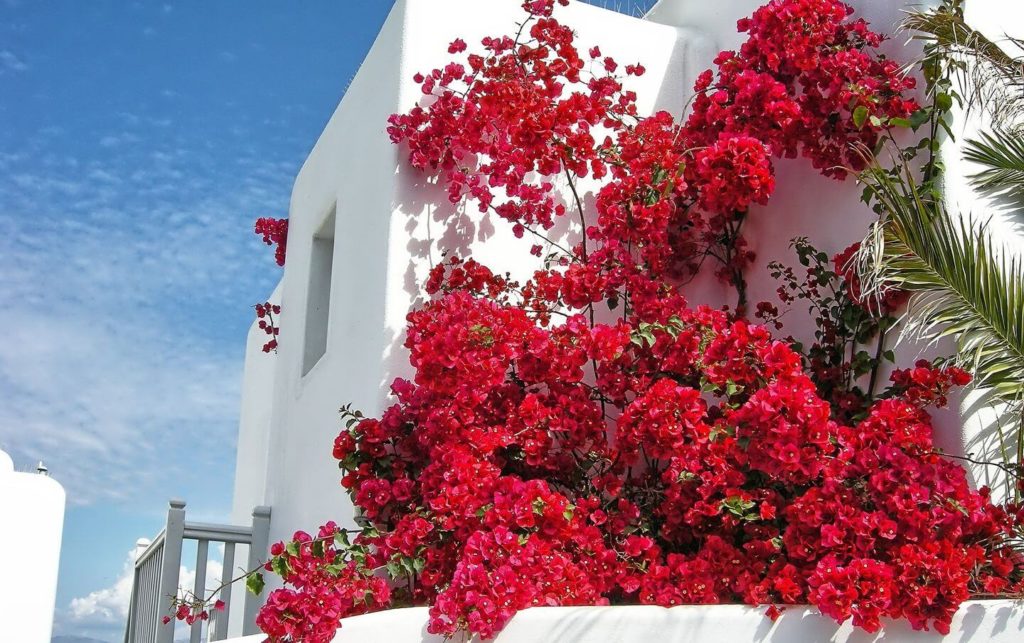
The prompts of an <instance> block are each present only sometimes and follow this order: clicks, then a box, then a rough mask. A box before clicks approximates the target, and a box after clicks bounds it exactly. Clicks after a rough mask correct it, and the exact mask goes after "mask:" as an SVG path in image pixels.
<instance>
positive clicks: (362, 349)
mask: <svg viewBox="0 0 1024 643" xmlns="http://www.w3.org/2000/svg"><path fill="white" fill-rule="evenodd" d="M848 1H850V2H851V4H852V5H854V6H855V8H856V9H857V10H858V12H859V14H860V15H862V16H864V17H865V18H867V19H868V20H869V21H870V22H871V24H872V25H873V27H874V28H875V29H876V30H879V31H883V32H888V33H891V32H892V31H893V29H894V27H895V25H896V24H897V23H898V22H899V20H900V18H901V11H902V10H903V8H904V7H905V6H906V5H905V4H904V3H903V2H899V1H884V0H848ZM761 4H762V2H761V1H760V0H715V1H712V2H696V1H694V0H662V1H661V2H659V3H658V4H657V5H656V6H655V7H654V9H653V10H652V11H651V12H650V13H649V14H648V15H647V16H646V17H644V18H642V19H641V18H635V17H630V16H627V15H623V14H620V13H616V12H613V11H609V10H605V9H601V8H597V7H594V6H590V5H587V4H583V3H580V2H573V3H572V4H571V6H570V7H567V8H559V13H558V17H559V19H560V20H562V21H563V22H565V23H567V24H570V25H572V26H573V27H574V29H576V31H577V33H578V42H579V44H580V45H581V46H583V47H589V46H591V45H593V44H600V45H601V48H602V51H603V52H604V53H605V54H607V55H610V56H612V57H614V58H615V59H616V60H619V61H621V62H641V63H643V65H644V66H645V67H646V68H647V73H646V74H645V75H644V76H643V77H641V78H639V79H631V80H630V81H629V83H628V86H629V88H630V89H633V90H635V91H636V92H637V94H638V97H639V101H638V107H639V108H640V110H641V111H642V112H651V111H655V110H658V109H664V110H668V111H670V112H673V113H676V114H681V113H682V111H683V108H684V105H685V104H686V103H687V100H688V99H689V98H690V96H691V94H692V90H691V88H692V85H693V82H694V80H695V78H696V76H697V74H698V73H699V72H701V71H702V70H704V69H706V68H709V67H710V66H711V61H712V58H713V57H714V55H715V54H716V53H717V52H718V51H719V50H721V49H728V48H735V47H736V46H737V45H738V44H739V43H740V42H741V34H738V33H737V32H736V21H737V19H739V18H741V17H744V16H747V15H749V14H750V13H751V12H752V11H753V10H754V9H756V8H757V7H758V6H760V5H761ZM914 4H917V5H920V4H925V5H927V4H929V2H924V3H914ZM519 5H520V2H519V0H398V1H397V2H396V3H395V6H394V8H393V10H392V11H391V14H390V16H389V17H388V19H387V21H386V22H385V23H384V26H383V28H382V29H381V31H380V33H379V35H378V36H377V39H376V42H375V43H374V44H373V47H372V49H371V50H370V52H369V54H368V55H367V57H366V59H365V61H364V62H363V65H362V67H361V68H360V70H359V72H358V74H357V75H356V77H355V79H354V80H353V82H352V84H351V86H350V87H349V89H348V91H347V93H346V95H345V98H344V99H343V100H342V102H341V104H340V105H339V106H338V108H337V110H336V111H335V113H334V115H333V117H332V118H331V120H330V122H329V123H328V124H327V126H326V128H325V129H324V131H323V133H322V134H321V136H320V138H319V140H318V141H317V142H316V145H315V146H314V148H313V150H312V152H311V153H310V155H309V157H308V159H307V160H306V162H305V164H304V165H303V167H302V169H301V171H300V172H299V174H298V176H297V177H296V179H295V185H294V189H293V192H292V197H291V206H290V209H289V213H288V215H289V219H290V225H289V239H288V261H287V264H286V266H285V268H284V272H283V276H282V279H281V282H280V284H279V285H278V287H277V288H276V289H275V291H274V292H273V294H272V295H271V297H270V299H271V301H273V302H274V303H279V304H280V305H281V306H282V309H283V313H282V317H281V328H282V330H281V335H280V345H279V348H278V351H277V353H276V354H271V355H267V354H265V353H263V352H262V350H261V348H262V346H263V343H264V342H265V340H266V335H264V334H263V332H262V331H261V330H260V329H258V328H257V327H255V326H254V327H253V328H252V329H251V330H250V333H249V338H248V345H247V346H248V348H247V357H246V369H245V379H244V384H243V399H242V410H241V422H240V427H239V435H238V458H237V469H236V476H235V489H234V508H233V513H232V516H231V519H232V522H233V523H235V524H249V523H250V520H251V518H250V515H251V513H252V511H253V508H254V507H256V506H269V507H271V508H272V515H271V518H270V534H269V538H270V542H274V541H276V540H281V539H287V538H289V537H290V536H291V534H292V532H294V531H295V530H297V529H305V530H314V529H315V528H316V527H317V526H318V525H320V524H322V523H324V522H326V521H328V520H335V521H337V522H339V523H341V524H344V523H349V522H351V519H352V516H353V508H352V505H351V503H350V502H349V501H348V499H347V496H346V495H345V493H344V492H343V490H342V488H341V487H340V486H339V484H338V481H339V472H338V468H337V465H336V463H335V462H334V460H333V459H332V458H331V456H330V451H331V445H332V442H333V439H334V437H335V436H336V434H337V432H338V430H339V428H340V423H339V420H338V409H339V407H340V406H341V405H343V404H347V403H352V404H353V406H354V407H355V408H358V409H361V410H362V411H363V412H364V413H366V414H367V415H370V416H372V415H374V414H377V413H379V412H380V411H381V410H383V408H384V407H385V406H386V405H387V403H388V401H387V392H388V386H389V384H390V382H391V381H392V380H393V379H394V378H395V377H398V376H408V375H410V370H409V365H408V359H407V354H406V352H405V350H404V348H403V347H402V342H403V333H404V329H405V323H406V314H407V313H408V312H409V310H410V309H411V308H412V307H413V306H414V305H415V304H416V303H417V302H418V301H419V298H420V297H421V292H422V284H423V282H424V280H425V278H426V274H427V271H428V269H429V267H430V266H431V265H432V263H434V262H436V261H437V260H438V259H439V258H440V256H441V252H442V251H444V250H449V251H460V252H461V253H463V254H465V253H466V252H467V251H468V252H470V253H471V254H472V255H473V256H474V257H475V258H477V259H479V260H481V261H483V262H484V263H486V264H488V265H489V266H491V267H492V268H495V269H496V272H497V271H504V270H509V271H511V272H512V273H513V276H527V275H529V274H531V273H532V271H533V270H534V269H535V268H536V266H535V265H531V264H529V262H524V261H523V259H522V258H523V257H527V256H529V253H528V249H529V245H530V242H529V241H527V240H517V239H515V238H514V237H513V235H512V234H511V232H510V230H509V229H508V228H509V227H508V226H507V225H505V224H504V222H502V221H498V220H494V219H493V218H490V217H487V216H481V215H478V214H477V213H475V212H461V211H457V210H455V209H454V208H453V207H452V206H450V205H449V204H448V201H447V199H446V197H445V194H444V191H443V190H441V189H438V188H437V187H436V186H434V185H431V184H430V183H429V182H428V181H427V180H426V179H425V177H424V176H423V175H422V174H421V173H419V172H417V171H415V170H412V169H411V168H410V167H408V165H407V164H406V163H405V162H404V153H403V151H402V150H401V149H400V148H398V147H396V146H394V145H392V144H391V142H390V141H389V140H388V137H387V135H386V133H385V126H386V121H387V118H388V116H389V115H390V114H392V113H394V112H400V111H404V110H408V109H409V108H410V107H412V106H413V105H414V104H415V103H416V101H417V100H418V99H419V98H420V96H421V93H420V89H419V86H418V85H417V84H415V83H414V82H413V80H412V78H413V75H414V73H416V72H417V71H424V72H426V71H429V70H430V69H433V68H434V67H440V66H443V65H444V64H445V63H446V62H447V61H448V60H449V58H450V55H449V54H448V53H447V46H448V43H449V42H451V41H452V40H454V39H455V38H457V37H461V38H463V39H465V40H466V41H467V42H469V43H473V42H478V41H479V40H480V38H481V37H483V36H485V35H494V34H501V33H506V32H508V31H509V29H510V28H511V26H513V25H514V23H515V22H516V21H517V20H518V19H520V17H521V9H520V7H519ZM967 11H968V16H969V19H970V20H971V21H972V24H975V26H976V27H977V28H979V29H982V30H984V31H986V33H989V34H990V35H991V36H992V37H994V38H998V37H1000V36H1001V35H1002V32H1003V31H1004V30H1006V29H1010V28H1015V29H1017V31H1018V32H1019V33H1024V8H1022V5H1021V3H1020V2H1019V1H1018V0H968V3H967ZM904 38H905V37H904V36H897V37H895V38H894V39H893V40H891V41H889V42H888V43H887V44H886V48H887V53H889V54H890V55H892V56H893V57H895V58H897V59H900V60H909V59H910V58H911V57H912V56H914V55H916V54H917V53H919V51H918V50H916V49H915V47H914V45H912V44H911V45H909V46H908V45H907V44H906V42H905V39H904ZM471 46H472V45H471ZM975 125H976V124H974V123H966V122H964V123H962V127H963V128H971V127H974V126H975ZM945 154H946V156H947V157H948V158H947V161H948V163H949V166H950V170H951V179H950V182H949V185H948V187H947V190H948V193H949V198H950V200H952V201H955V202H957V203H960V204H961V205H962V206H964V207H963V208H962V210H963V211H965V212H966V211H971V212H974V213H975V214H978V213H979V211H980V210H981V209H982V208H983V207H984V208H986V209H989V208H990V207H994V208H995V209H994V210H993V211H995V212H1000V211H1001V209H1000V208H1001V206H999V204H996V205H995V206H992V205H991V204H989V203H987V202H983V201H979V200H977V197H976V196H975V195H974V194H973V193H972V192H971V191H970V189H969V188H968V187H967V183H966V181H965V180H963V178H962V177H963V176H964V175H965V174H966V173H967V171H966V169H965V168H964V167H963V164H962V162H961V161H960V160H959V151H958V148H957V146H956V145H955V144H950V145H947V147H946V150H945ZM777 170H778V180H777V189H776V193H775V195H774V197H773V198H772V200H771V203H770V204H769V205H768V206H767V207H766V208H760V209H758V211H755V212H754V213H753V214H752V216H751V217H749V222H748V224H747V226H748V227H746V228H745V231H746V235H747V236H748V238H749V240H750V242H751V244H752V245H753V246H754V247H755V248H756V250H757V253H758V260H757V264H756V265H755V267H754V268H753V269H751V270H750V271H749V274H748V279H749V282H750V283H749V288H750V300H751V301H755V302H756V301H761V300H771V299H773V298H774V292H775V289H776V286H777V284H776V283H775V282H774V281H773V280H772V279H771V278H770V277H769V276H768V274H767V271H766V270H764V266H765V265H766V264H767V263H768V262H770V261H772V260H781V261H784V262H792V261H793V257H792V255H791V253H790V250H789V249H788V246H789V242H790V239H792V238H793V237H797V236H800V235H807V236H810V237H811V238H812V240H813V241H814V242H815V243H816V244H817V245H818V246H819V247H821V248H822V249H823V250H825V251H827V252H829V253H835V252H838V251H840V250H842V249H843V248H845V247H846V246H848V245H849V244H850V243H851V242H853V241H855V240H858V239H860V238H861V237H862V236H863V234H864V232H865V231H866V230H867V227H868V224H869V223H870V222H871V221H872V220H873V218H874V215H873V213H871V212H870V211H869V210H868V209H866V208H865V207H864V206H863V205H862V204H861V203H860V202H859V201H858V197H859V194H860V189H859V188H858V187H857V186H856V185H855V184H854V182H852V181H847V182H844V183H840V182H836V181H831V180H829V179H825V178H823V177H821V176H820V175H818V174H817V173H816V172H814V171H813V170H811V168H810V167H809V164H807V163H805V162H803V161H781V162H778V163H777ZM823 204H827V213H826V214H823V212H822V206H823ZM762 210H764V212H762ZM773 211H774V212H778V213H785V216H772V212H773ZM994 225H997V226H1002V227H1001V228H1000V230H1001V231H1002V232H1005V233H1006V235H1017V234H1019V231H1018V229H1017V228H1015V225H1016V224H1015V222H1014V221H1013V220H1012V219H1010V218H1008V217H1007V216H1003V218H999V219H998V220H997V223H996V224H994ZM563 234H565V235H568V236H571V235H575V234H578V230H576V229H572V228H570V229H567V230H564V231H563ZM1005 238H1007V239H1011V240H1014V243H1016V244H1017V245H1018V246H1019V245H1020V244H1019V242H1020V237H1019V236H1018V237H1013V236H1006V237H1005ZM687 294H688V296H689V297H690V299H691V301H692V302H693V303H709V304H713V305H721V304H725V303H729V302H727V301H726V300H725V296H726V295H725V294H724V293H722V291H721V289H720V287H719V286H717V285H716V284H714V283H712V282H711V281H707V282H704V283H698V284H696V285H695V286H694V287H692V288H691V289H690V290H688V291H687ZM787 331H789V332H793V333H794V334H796V335H797V336H799V334H800V333H801V332H808V331H809V328H803V329H800V328H799V327H797V328H789V327H787ZM901 350H903V351H904V352H905V355H904V357H907V358H909V357H912V356H913V355H914V353H915V352H916V351H917V350H918V349H917V348H915V347H912V346H907V347H904V348H902V349H901ZM983 420H985V417H982V416H978V417H976V418H975V419H974V420H972V422H968V425H969V427H971V428H969V429H968V430H967V431H966V432H965V431H964V429H963V428H962V427H963V426H964V425H965V420H964V418H962V417H961V415H960V414H959V413H958V412H957V409H952V410H951V411H948V412H946V413H944V414H943V415H942V416H941V417H940V418H938V419H937V426H938V431H939V440H940V442H941V443H942V445H943V446H944V447H945V448H947V449H948V450H950V451H952V452H961V453H962V452H963V450H964V442H965V440H970V439H973V437H972V436H974V437H976V436H977V434H978V433H979V431H980V430H981V428H983V425H982V421H983ZM989 421H991V418H989ZM977 474H978V475H979V476H982V475H984V473H983V472H977ZM238 600H241V590H239V591H238V592H236V594H235V599H234V601H235V602H236V603H237V601H238ZM762 612H763V610H758V609H754V608H747V607H742V606H720V607H684V608H676V609H673V610H665V609H661V608H650V607H636V608H621V607H619V608H543V609H535V610H530V611H528V612H524V613H522V614H520V615H518V616H516V617H515V619H513V621H512V623H511V624H510V625H509V627H508V628H507V629H506V630H505V632H503V633H502V634H501V636H500V637H499V640H501V641H549V640H559V641H578V642H584V641H605V640H608V641H612V640H614V641H648V640H654V639H655V638H660V639H664V640H673V641H755V640H756V641H794V640H806V641H816V640H836V641H867V640H886V641H911V640H914V641H917V640H937V639H938V637H934V636H932V637H929V636H925V635H918V634H912V633H910V630H909V627H906V626H903V625H896V626H893V627H891V628H889V629H887V630H886V632H885V634H883V635H882V638H881V639H876V638H874V637H872V636H868V635H866V634H864V633H863V632H853V630H852V627H850V626H849V625H847V626H844V627H843V628H839V629H838V630H837V627H836V625H835V623H833V622H832V621H830V620H828V619H824V618H821V617H817V616H812V615H810V614H809V610H789V611H787V613H786V614H785V615H784V616H783V617H782V618H781V619H780V621H779V622H778V623H777V624H775V625H774V626H773V624H772V623H771V622H770V621H768V620H767V619H765V618H764V617H763V615H762ZM232 620H233V621H235V620H236V619H232ZM425 622H426V616H425V610H415V609H414V610H400V611H394V612H385V613H381V614H375V615H369V616H365V617H359V618H357V619H352V620H351V622H350V623H347V624H346V626H345V628H344V629H343V630H342V633H341V634H340V635H339V639H338V640H339V641H381V642H384V641H387V642H396V643H400V642H403V641H421V640H423V641H426V640H431V641H432V640H434V639H433V638H429V637H426V638H424V635H423V632H425V630H424V624H425ZM231 631H232V633H237V632H238V631H239V629H238V624H237V623H234V622H233V624H232V628H231ZM1022 633H1024V607H1017V606H1013V605H1012V604H1009V603H1001V602H991V603H973V604H969V605H967V606H965V607H964V609H962V610H961V613H960V615H959V616H958V617H957V620H956V621H955V622H954V630H953V633H952V634H951V635H950V637H949V638H948V639H946V640H951V641H953V640H956V641H961V640H972V641H1011V640H1012V641H1019V640H1024V634H1022ZM252 640H254V641H255V640H261V639H260V638H258V637H255V638H253V639H252ZM437 640H438V641H439V640H440V639H437Z"/></svg>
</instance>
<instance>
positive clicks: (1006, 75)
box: [902, 0, 1024, 129]
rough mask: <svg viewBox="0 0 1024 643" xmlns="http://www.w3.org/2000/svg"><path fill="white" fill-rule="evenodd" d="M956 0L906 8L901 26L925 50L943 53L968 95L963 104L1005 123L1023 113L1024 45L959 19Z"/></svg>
mask: <svg viewBox="0 0 1024 643" xmlns="http://www.w3.org/2000/svg"><path fill="white" fill-rule="evenodd" d="M962 4H963V3H962V1H960V0H951V1H948V2H946V3H944V4H943V5H942V6H940V7H937V8H934V9H930V10H911V11H909V12H908V13H907V17H906V18H905V19H904V21H903V24H902V28H903V29H904V30H906V31H910V32H912V34H913V35H912V38H913V39H915V40H921V41H923V42H924V44H925V50H926V55H927V56H931V57H940V58H943V59H944V61H945V63H946V65H945V66H946V67H947V68H948V69H950V70H952V71H953V72H954V74H953V75H954V77H955V78H956V79H957V80H958V84H959V85H960V87H961V89H962V90H963V93H964V95H966V96H968V97H969V100H968V102H967V107H968V108H969V109H970V108H971V107H973V106H975V105H977V106H980V107H982V108H984V109H985V110H986V111H987V112H988V113H989V115H990V116H991V117H992V119H993V121H994V122H995V123H997V124H998V125H1000V126H1002V127H1004V128H1007V129H1010V128H1015V127H1019V126H1020V120H1021V118H1022V117H1024V57H1022V56H1019V55H1018V56H1014V55H1011V54H1010V53H1007V50H1013V49H1016V50H1018V51H1019V50H1024V47H1022V45H1024V43H1022V42H1021V41H1020V40H1018V39H1015V38H1011V37H1006V39H1005V44H1006V45H1008V46H1007V47H1006V48H1005V49H1004V47H1001V46H1000V45H999V43H997V42H994V41H992V40H990V39H989V38H987V37H985V35H984V34H982V33H981V32H979V31H977V30H975V29H973V28H972V27H971V26H970V25H968V24H967V22H966V21H965V20H964V15H963V8H962Z"/></svg>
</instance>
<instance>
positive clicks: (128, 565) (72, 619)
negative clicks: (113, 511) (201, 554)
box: [56, 549, 223, 635]
mask: <svg viewBox="0 0 1024 643" xmlns="http://www.w3.org/2000/svg"><path fill="white" fill-rule="evenodd" d="M221 555H222V554H221V553H219V552H217V551H211V556H210V558H211V560H210V561H209V562H208V563H207V567H206V581H205V583H204V585H203V586H204V587H205V588H206V590H207V591H210V590H212V589H214V588H216V587H217V586H219V585H220V578H221V571H222V569H223V567H222V565H221V562H220V556H221ZM135 556H136V550H135V549H132V550H131V551H129V552H128V555H127V556H126V557H125V561H124V565H123V566H122V568H121V573H120V575H119V576H118V577H117V579H116V580H115V581H114V582H113V584H111V585H110V586H108V587H104V588H101V589H97V590H95V591H92V592H89V593H88V594H86V595H85V596H81V597H77V598H73V599H71V602H70V603H69V604H68V606H67V608H66V609H65V610H62V611H59V612H58V614H57V619H56V629H57V631H58V632H59V633H78V632H84V633H89V634H93V635H95V634H98V633H109V634H108V635H118V634H121V633H123V628H124V625H125V623H126V622H127V619H128V607H129V605H130V602H131V595H132V580H133V577H134V570H135ZM178 573H179V575H178V587H179V592H183V591H185V590H187V591H189V592H191V591H192V590H193V587H194V583H195V578H196V570H195V569H194V568H189V567H188V566H186V565H182V566H181V568H180V570H179V572H178Z"/></svg>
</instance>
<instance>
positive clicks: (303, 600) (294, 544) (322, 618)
mask: <svg viewBox="0 0 1024 643" xmlns="http://www.w3.org/2000/svg"><path fill="white" fill-rule="evenodd" d="M341 533H342V532H340V530H339V529H338V527H337V526H336V525H335V524H334V523H327V524H326V525H324V526H323V527H321V528H320V531H319V533H318V534H317V537H316V538H313V537H312V536H310V535H309V534H307V533H304V532H301V531H300V532H296V533H295V535H294V536H293V537H292V541H291V542H290V543H289V544H288V545H287V546H286V545H285V544H284V543H276V544H275V545H274V546H273V547H272V548H271V550H270V554H271V556H272V558H271V560H270V561H269V562H268V563H267V564H266V569H267V571H274V572H276V573H278V574H280V576H281V578H282V579H284V581H285V582H287V583H289V584H290V585H292V586H293V587H294V588H295V589H294V590H285V589H277V590H274V591H272V592H271V593H270V595H269V596H268V597H267V601H266V604H265V605H264V606H263V608H262V609H261V610H260V613H259V616H258V617H257V619H256V623H257V625H259V627H260V629H262V630H263V632H264V633H265V634H267V636H268V637H269V638H270V640H274V641H310V642H316V641H325V642H326V641H330V640H331V639H332V638H334V633H335V632H336V631H337V629H338V621H339V620H340V619H341V618H342V617H344V616H350V615H354V614H362V613H365V612H372V611H374V610H378V609H381V608H382V607H385V606H387V605H388V603H389V602H390V600H391V599H390V597H391V589H390V587H389V586H388V584H387V582H386V581H385V580H384V579H383V578H378V577H375V576H373V575H371V574H367V573H366V572H365V568H366V565H367V564H369V565H370V566H371V567H372V565H373V564H374V563H373V562H372V559H371V560H370V561H367V560H366V559H362V560H361V561H356V560H342V559H341V556H339V551H338V547H336V540H337V539H339V534H341ZM342 542H346V541H344V540H343V539H342Z"/></svg>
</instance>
